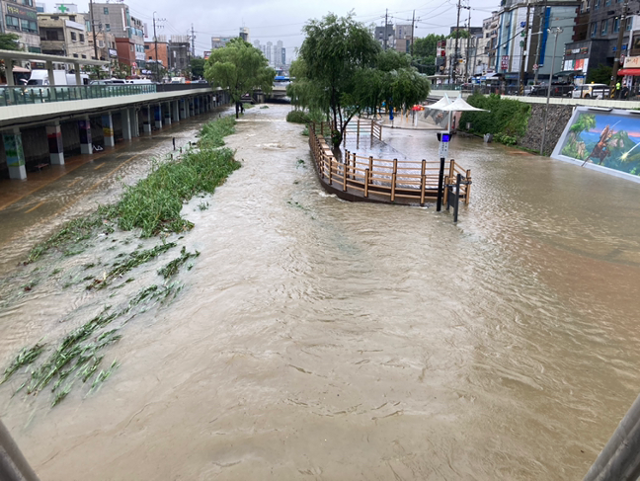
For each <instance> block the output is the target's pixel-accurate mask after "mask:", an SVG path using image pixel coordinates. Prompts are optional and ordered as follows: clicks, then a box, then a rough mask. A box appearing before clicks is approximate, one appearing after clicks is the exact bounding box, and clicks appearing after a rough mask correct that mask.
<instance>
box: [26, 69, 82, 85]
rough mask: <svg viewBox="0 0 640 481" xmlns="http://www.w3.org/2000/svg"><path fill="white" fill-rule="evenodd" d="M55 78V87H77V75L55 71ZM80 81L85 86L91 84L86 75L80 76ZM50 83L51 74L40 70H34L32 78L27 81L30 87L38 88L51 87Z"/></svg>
mask: <svg viewBox="0 0 640 481" xmlns="http://www.w3.org/2000/svg"><path fill="white" fill-rule="evenodd" d="M53 78H54V80H55V85H76V74H75V73H67V72H65V71H64V70H54V71H53ZM80 79H81V80H82V83H83V85H86V84H87V83H89V76H88V75H87V74H85V73H83V74H80ZM50 84H51V83H50V82H49V72H48V71H47V70H39V69H34V70H32V71H31V76H30V77H29V80H28V81H27V85H28V86H37V85H50Z"/></svg>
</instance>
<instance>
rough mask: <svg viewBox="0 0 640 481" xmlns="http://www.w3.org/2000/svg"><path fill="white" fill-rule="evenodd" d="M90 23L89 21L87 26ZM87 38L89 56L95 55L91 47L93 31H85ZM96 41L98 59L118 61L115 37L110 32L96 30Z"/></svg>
mask: <svg viewBox="0 0 640 481" xmlns="http://www.w3.org/2000/svg"><path fill="white" fill-rule="evenodd" d="M90 25H91V24H90V23H89V26H90ZM87 38H88V39H89V46H90V47H91V56H92V57H95V50H96V49H94V47H93V33H92V32H87ZM96 41H97V43H98V48H97V51H98V60H111V61H112V62H117V61H118V49H117V46H116V37H115V36H114V35H113V34H112V33H107V32H96Z"/></svg>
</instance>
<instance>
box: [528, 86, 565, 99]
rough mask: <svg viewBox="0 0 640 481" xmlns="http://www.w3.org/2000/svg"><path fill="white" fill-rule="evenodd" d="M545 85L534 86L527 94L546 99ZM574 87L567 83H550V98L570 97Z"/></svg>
mask: <svg viewBox="0 0 640 481" xmlns="http://www.w3.org/2000/svg"><path fill="white" fill-rule="evenodd" d="M547 88H548V87H547V85H546V84H540V85H534V86H533V87H532V88H531V90H530V92H529V94H528V95H531V96H532V97H546V96H547ZM573 89H574V85H573V84H571V83H569V82H552V83H551V93H550V96H551V97H571V95H572V93H573Z"/></svg>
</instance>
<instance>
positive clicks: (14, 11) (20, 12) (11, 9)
mask: <svg viewBox="0 0 640 481" xmlns="http://www.w3.org/2000/svg"><path fill="white" fill-rule="evenodd" d="M7 15H12V16H14V17H18V18H24V19H25V20H36V21H37V20H38V14H37V13H36V12H32V11H31V10H26V9H24V8H22V7H16V6H14V5H7Z"/></svg>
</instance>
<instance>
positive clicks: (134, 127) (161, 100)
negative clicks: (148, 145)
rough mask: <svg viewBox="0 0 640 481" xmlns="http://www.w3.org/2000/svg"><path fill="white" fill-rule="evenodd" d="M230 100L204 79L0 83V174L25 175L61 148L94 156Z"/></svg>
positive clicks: (58, 157) (57, 156) (56, 158)
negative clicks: (47, 84)
mask: <svg viewBox="0 0 640 481" xmlns="http://www.w3.org/2000/svg"><path fill="white" fill-rule="evenodd" d="M229 100H230V99H229V95H228V93H227V92H225V91H221V90H218V91H213V90H212V89H211V87H210V86H209V85H208V84H167V85H163V84H157V85H156V84H126V85H80V86H51V87H36V88H25V87H0V133H1V135H2V143H1V144H0V177H9V178H11V179H26V178H27V171H28V170H31V169H36V168H40V167H42V166H46V165H48V164H53V165H62V164H64V156H65V152H68V153H72V152H74V153H80V154H85V155H92V154H93V151H94V145H97V146H100V147H112V146H114V145H115V143H116V140H130V139H131V138H132V137H137V136H140V135H151V133H152V130H153V129H162V127H163V126H167V125H171V123H175V122H179V121H180V120H184V119H187V118H189V117H192V116H194V115H198V114H201V113H204V112H207V111H209V110H211V109H213V108H215V107H217V106H219V105H225V104H228V103H229Z"/></svg>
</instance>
